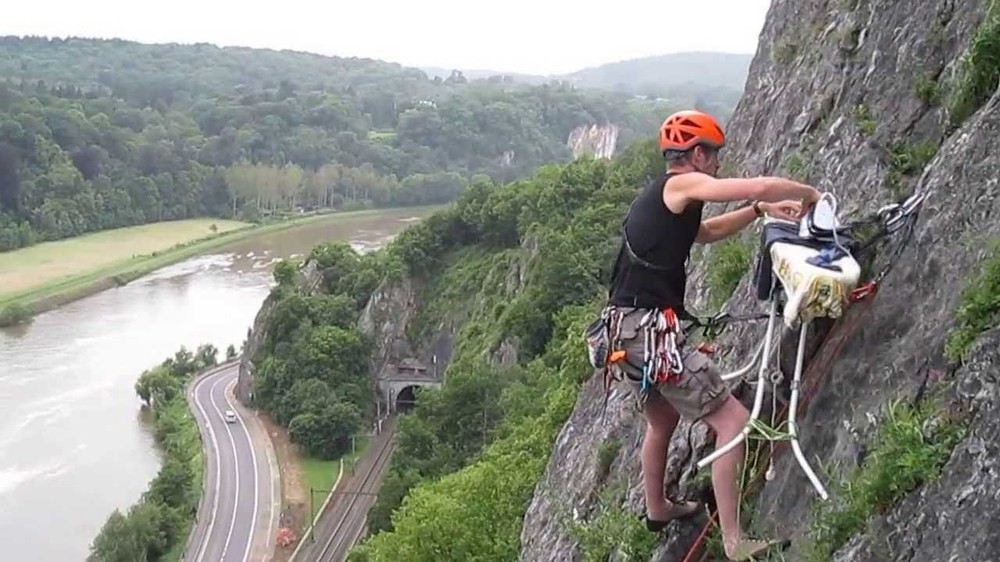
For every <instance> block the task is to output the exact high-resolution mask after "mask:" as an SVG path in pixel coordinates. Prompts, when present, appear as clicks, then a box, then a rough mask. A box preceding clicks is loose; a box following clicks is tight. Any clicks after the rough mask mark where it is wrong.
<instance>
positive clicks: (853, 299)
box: [682, 283, 878, 562]
mask: <svg viewBox="0 0 1000 562" xmlns="http://www.w3.org/2000/svg"><path fill="white" fill-rule="evenodd" d="M877 292H878V287H877V286H876V285H875V284H874V283H867V284H865V285H863V286H861V287H858V288H857V289H855V291H853V292H852V293H851V296H850V299H849V301H850V303H851V304H852V305H853V304H855V303H858V302H865V303H867V304H868V306H867V307H865V309H866V310H867V309H868V308H870V307H871V302H872V300H873V299H874V297H875V295H876V294H877ZM843 324H844V322H838V324H837V326H836V327H835V328H834V329H839V328H840V327H841V326H842V325H843ZM858 324H859V323H858V322H857V321H854V322H850V323H848V328H847V329H846V332H845V333H843V334H841V335H840V336H839V337H838V338H837V339H836V343H835V344H834V347H833V351H832V352H831V353H830V354H828V356H827V359H830V360H831V361H825V362H820V363H817V361H816V359H817V358H819V355H820V353H821V352H822V351H823V350H824V349H825V348H826V346H827V345H828V344H829V342H830V339H827V340H825V341H824V342H823V344H822V345H821V346H820V350H819V352H817V354H816V357H814V358H813V359H812V360H810V361H809V365H808V366H807V367H806V371H805V373H803V375H802V379H803V381H810V380H811V384H809V385H808V386H807V387H806V389H804V391H803V393H802V401H801V406H800V407H799V408H800V410H801V412H803V413H804V412H806V411H807V408H808V406H809V403H810V402H811V401H812V398H813V397H814V396H815V394H816V392H817V390H818V389H819V383H820V381H821V380H822V379H823V377H824V376H825V375H826V372H822V371H821V372H820V374H819V375H816V376H815V380H812V379H813V372H814V371H816V370H817V369H819V365H822V364H829V363H830V362H832V358H834V357H836V356H837V355H838V354H839V353H840V350H841V348H842V347H843V346H844V343H845V342H846V341H847V340H848V339H849V338H850V336H851V335H852V334H853V333H854V331H855V330H856V329H857V326H858ZM787 413H788V405H785V406H784V407H783V408H782V410H781V413H779V414H778V418H782V417H784V416H785V415H786V414H787ZM745 442H746V441H744V443H745ZM788 447H789V444H788V442H787V441H779V442H778V444H777V445H775V446H774V449H773V452H772V453H771V454H769V455H766V457H765V458H766V459H767V461H768V462H770V461H771V460H773V459H774V458H775V457H777V456H780V453H782V452H784V450H785V449H787V448H788ZM765 473H766V471H765V470H760V471H758V472H757V474H756V475H755V476H754V477H753V479H752V480H751V481H750V483H749V484H748V485H747V486H746V487H745V488H744V489H743V492H742V494H740V500H741V501H742V500H743V499H745V498H746V496H747V494H748V492H749V490H750V489H751V488H753V487H754V486H755V485H756V484H757V483H759V482H760V478H761V476H763V475H764V474H765ZM718 515H719V512H718V510H715V511H713V512H712V514H711V516H710V517H709V519H708V523H706V524H705V527H704V528H703V529H702V530H701V533H699V535H698V538H697V539H695V541H694V544H692V545H691V548H690V549H689V550H688V553H687V555H686V556H685V557H684V559H683V560H682V562H692V561H693V560H694V558H693V556H694V555H695V552H696V551H697V550H698V549H699V547H701V546H702V544H703V543H704V541H705V538H706V537H707V536H708V531H709V529H710V528H711V527H712V525H713V523H715V521H716V519H717V518H718ZM705 554H707V553H703V555H702V557H701V558H699V562H704V560H705Z"/></svg>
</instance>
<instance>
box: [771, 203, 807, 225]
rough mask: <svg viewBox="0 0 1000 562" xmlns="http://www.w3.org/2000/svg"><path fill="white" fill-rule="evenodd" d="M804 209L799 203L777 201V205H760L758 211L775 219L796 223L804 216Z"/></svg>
mask: <svg viewBox="0 0 1000 562" xmlns="http://www.w3.org/2000/svg"><path fill="white" fill-rule="evenodd" d="M803 209H804V207H803V206H802V203H801V202H799V201H778V202H777V203H761V204H760V210H761V211H764V214H766V215H768V216H770V217H774V218H776V219H781V220H786V221H797V220H799V219H800V218H802V216H803V215H804V213H803Z"/></svg>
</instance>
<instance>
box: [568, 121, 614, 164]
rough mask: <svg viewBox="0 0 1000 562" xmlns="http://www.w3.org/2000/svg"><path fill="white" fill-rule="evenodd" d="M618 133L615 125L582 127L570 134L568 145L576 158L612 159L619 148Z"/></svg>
mask: <svg viewBox="0 0 1000 562" xmlns="http://www.w3.org/2000/svg"><path fill="white" fill-rule="evenodd" d="M618 133H619V129H618V126H617V125H614V124H607V125H597V124H593V125H590V126H581V127H577V128H575V129H573V130H572V131H571V132H570V134H569V138H568V139H567V140H566V145H567V146H569V148H570V149H571V150H572V151H573V157H574V158H579V157H581V156H583V155H589V156H593V157H594V158H611V157H612V156H614V154H615V148H617V146H618Z"/></svg>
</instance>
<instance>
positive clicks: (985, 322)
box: [945, 240, 1000, 361]
mask: <svg viewBox="0 0 1000 562" xmlns="http://www.w3.org/2000/svg"><path fill="white" fill-rule="evenodd" d="M979 268H980V270H979V274H978V275H977V276H976V277H975V278H973V279H971V280H970V282H969V284H968V285H967V286H966V287H965V289H964V290H963V291H962V302H961V304H960V305H959V307H958V314H957V325H956V326H955V327H954V328H952V330H951V333H950V334H949V337H948V343H947V344H946V345H945V356H946V357H947V358H948V359H949V360H950V361H962V360H964V359H965V356H966V354H967V353H968V351H969V348H971V347H972V344H973V343H974V342H975V341H976V338H977V337H978V336H979V335H980V334H982V333H983V332H985V331H986V330H988V329H990V328H992V327H993V326H995V325H997V322H998V321H1000V240H995V241H993V243H992V244H991V248H990V251H989V253H988V254H987V256H986V259H985V260H984V261H983V262H982V263H981V264H980V265H979Z"/></svg>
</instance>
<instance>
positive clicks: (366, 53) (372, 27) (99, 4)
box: [0, 0, 771, 74]
mask: <svg viewBox="0 0 1000 562" xmlns="http://www.w3.org/2000/svg"><path fill="white" fill-rule="evenodd" d="M770 3H771V2H770V0H698V1H694V0H685V1H678V0H610V1H605V2H603V3H600V4H595V5H600V6H602V7H601V9H600V10H585V9H584V8H583V7H582V6H584V4H585V2H584V1H582V0H576V1H573V2H570V1H568V0H506V1H499V2H498V1H490V2H475V1H473V0H464V1H462V0H423V1H413V0H408V1H403V0H382V1H379V0H348V1H346V2H345V1H344V0H339V1H338V0H326V1H323V0H308V1H307V0H266V1H264V2H261V3H259V4H258V3H256V2H253V1H252V0H242V1H237V0H170V1H160V2H156V1H153V2H142V1H140V0H90V1H87V2H80V1H79V0H10V1H9V2H5V4H6V5H5V6H4V8H3V11H2V16H0V35H44V36H57V37H65V36H67V35H74V36H84V37H119V38H124V39H131V40H135V41H142V42H149V43H164V42H180V43H194V42H208V43H215V44H219V45H242V46H249V47H269V48H277V49H282V48H287V49H295V50H303V51H311V52H316V53H321V54H328V55H340V56H362V57H372V58H379V59H383V60H389V61H394V62H399V63H402V64H405V65H408V66H443V67H448V68H465V69H490V70H498V71H505V72H528V73H537V74H547V73H562V72H570V71H573V70H578V69H580V68H583V67H588V66H596V65H599V64H603V63H606V62H614V61H618V60H623V59H628V58H634V57H641V56H647V55H657V54H665V53H672V52H679V51H704V50H711V51H723V52H730V53H753V52H754V51H755V50H756V47H757V38H758V35H759V33H760V29H761V26H762V25H763V23H764V17H765V15H766V13H767V9H768V7H769V6H770ZM251 4H253V7H251Z"/></svg>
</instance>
